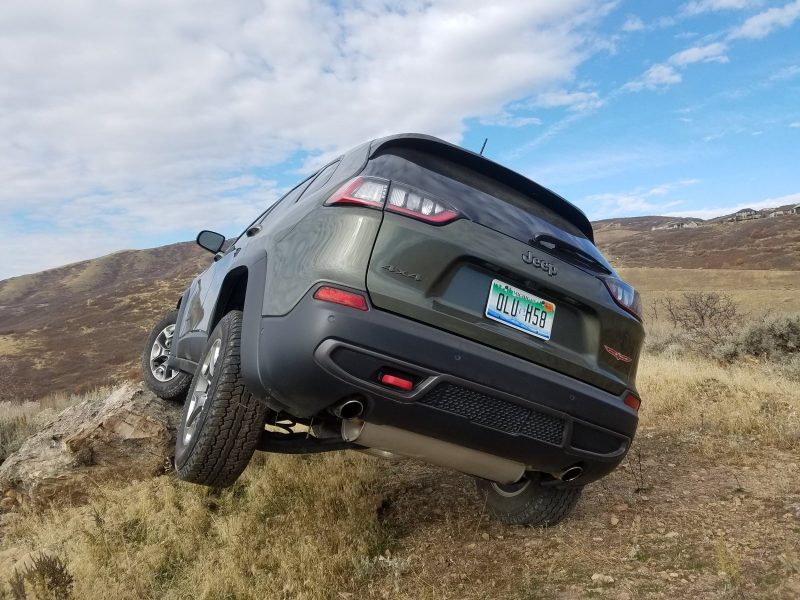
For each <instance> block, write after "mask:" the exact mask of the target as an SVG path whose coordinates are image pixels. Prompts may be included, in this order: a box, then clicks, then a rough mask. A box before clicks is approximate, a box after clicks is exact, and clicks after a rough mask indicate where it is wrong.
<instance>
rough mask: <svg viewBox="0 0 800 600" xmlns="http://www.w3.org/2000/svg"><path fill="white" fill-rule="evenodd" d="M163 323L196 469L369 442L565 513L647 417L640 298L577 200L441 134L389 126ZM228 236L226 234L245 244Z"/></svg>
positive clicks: (257, 229)
mask: <svg viewBox="0 0 800 600" xmlns="http://www.w3.org/2000/svg"><path fill="white" fill-rule="evenodd" d="M197 241H198V243H199V244H200V245H201V246H202V247H204V248H206V249H207V250H209V251H210V252H212V253H213V254H214V262H213V263H212V264H211V266H210V267H209V268H208V269H207V270H206V271H205V272H204V273H202V274H201V275H200V276H198V277H197V279H195V280H194V281H193V282H192V284H191V286H189V288H188V289H187V290H186V292H185V293H184V294H183V297H182V298H181V299H180V301H179V302H178V306H177V310H176V311H173V312H171V313H170V314H168V315H167V316H165V317H164V319H162V320H161V321H160V322H159V323H158V324H157V325H156V327H155V328H154V329H153V332H152V333H151V335H150V338H149V340H148V342H147V346H146V348H145V351H144V356H143V367H144V375H145V381H146V382H147V383H148V385H149V387H150V388H151V389H152V390H153V391H154V392H155V393H156V394H158V395H159V396H161V397H163V398H173V399H184V398H186V401H185V404H184V411H183V421H182V424H181V426H180V427H179V430H178V441H177V448H176V457H175V465H176V468H177V471H178V474H179V476H180V477H181V478H182V479H185V480H187V481H193V482H196V483H202V484H206V485H211V486H226V485H230V484H231V483H232V482H233V481H234V480H235V479H236V478H237V477H238V476H239V474H240V473H241V472H242V470H243V469H244V468H245V466H246V465H247V463H248V461H249V460H250V458H251V456H252V454H253V452H254V451H255V450H257V449H258V450H264V451H268V452H290V453H303V452H322V451H328V450H342V449H348V448H352V449H361V450H365V449H366V450H368V451H371V452H373V453H379V454H384V455H385V454H387V453H391V454H394V455H401V456H409V457H415V458H419V459H421V460H424V461H427V462H430V463H434V464H437V465H441V466H444V467H448V468H452V469H456V470H458V471H461V472H464V473H468V474H470V475H473V476H475V477H476V478H477V485H478V489H479V491H480V492H481V493H482V494H484V496H485V498H486V502H487V507H488V508H489V510H490V511H491V512H492V513H493V514H494V515H495V516H496V517H498V518H499V519H501V520H502V521H504V522H508V523H529V524H544V523H550V524H552V523H555V522H557V521H558V520H560V519H561V518H563V517H564V516H565V515H566V514H567V512H568V511H569V510H570V508H572V506H573V505H574V504H575V502H576V501H577V499H578V496H579V494H580V491H581V489H582V488H583V486H584V485H585V484H586V483H589V482H591V481H594V480H596V479H598V478H600V477H602V476H604V475H606V474H607V473H609V472H610V471H612V470H613V469H614V468H615V467H616V466H617V465H618V464H619V463H620V461H621V460H622V459H623V457H624V456H625V454H626V452H627V450H628V448H629V446H630V443H631V439H632V438H633V435H634V433H635V431H636V425H637V421H638V419H637V410H638V408H639V398H638V395H637V392H636V388H635V375H636V366H637V362H638V358H639V352H640V349H641V345H642V340H643V336H644V333H643V328H642V323H641V317H640V313H641V307H640V301H639V296H638V294H637V293H636V291H635V290H634V289H633V288H632V287H631V286H630V285H628V284H626V283H624V282H623V281H621V280H620V279H619V278H618V277H617V275H616V274H615V272H614V270H613V268H612V267H611V265H610V264H609V263H608V261H606V259H605V258H604V257H603V256H602V255H601V254H600V252H599V251H598V250H597V248H596V247H595V245H594V243H593V232H592V227H591V225H590V223H589V221H588V220H587V219H586V216H585V215H584V214H583V213H582V212H581V211H580V210H578V209H577V208H576V207H575V206H573V205H572V204H570V203H569V202H567V201H566V200H564V199H563V198H561V197H560V196H558V195H556V194H554V193H553V192H551V191H549V190H547V189H545V188H543V187H542V186H540V185H538V184H536V183H534V182H533V181H531V180H529V179H526V178H525V177H523V176H521V175H519V174H517V173H515V172H513V171H511V170H509V169H507V168H505V167H503V166H500V165H498V164H496V163H494V162H492V161H490V160H487V159H486V158H484V157H482V156H480V155H478V154H475V153H472V152H469V151H466V150H463V149H462V148H459V147H457V146H453V145H451V144H448V143H446V142H443V141H441V140H438V139H436V138H433V137H429V136H424V135H396V136H391V137H386V138H381V139H378V140H374V141H372V142H369V143H367V144H364V145H361V146H359V147H357V148H355V149H354V150H352V151H350V152H348V153H347V154H345V155H343V156H341V157H340V158H338V159H337V160H335V161H333V162H332V163H330V164H329V165H327V166H325V167H324V168H322V169H320V170H319V171H318V172H317V173H315V174H314V175H312V176H311V177H309V178H308V179H306V180H305V181H303V182H302V183H300V184H299V185H298V186H297V187H295V188H294V189H292V190H291V191H290V192H289V193H288V194H286V195H285V196H284V197H283V198H282V199H281V200H279V201H278V202H277V203H275V204H274V205H273V206H271V207H270V208H269V209H267V210H266V211H265V212H264V213H263V214H262V215H261V216H259V217H258V218H257V219H256V220H255V221H253V223H252V224H251V225H250V226H249V227H248V228H247V229H246V230H245V231H244V232H243V233H242V234H241V235H240V236H239V237H238V238H237V239H236V240H235V241H234V242H233V243H232V244H230V245H227V247H226V246H225V239H224V237H223V236H222V235H220V234H217V233H213V232H210V231H204V232H202V233H200V235H199V236H198V238H197ZM223 248H224V250H223Z"/></svg>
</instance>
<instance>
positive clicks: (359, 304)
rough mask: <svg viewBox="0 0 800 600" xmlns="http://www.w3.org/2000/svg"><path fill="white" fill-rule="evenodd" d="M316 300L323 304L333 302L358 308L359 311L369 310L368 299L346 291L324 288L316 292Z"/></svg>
mask: <svg viewBox="0 0 800 600" xmlns="http://www.w3.org/2000/svg"><path fill="white" fill-rule="evenodd" d="M314 298H315V299H316V300H322V301H323V302H333V303H334V304H341V305H342V306H349V307H350V308H356V309H358V310H369V306H367V299H366V298H364V296H362V295H361V294H356V293H355V292H348V291H346V290H339V289H336V288H332V287H327V286H323V287H321V288H319V289H318V290H317V291H316V292H314Z"/></svg>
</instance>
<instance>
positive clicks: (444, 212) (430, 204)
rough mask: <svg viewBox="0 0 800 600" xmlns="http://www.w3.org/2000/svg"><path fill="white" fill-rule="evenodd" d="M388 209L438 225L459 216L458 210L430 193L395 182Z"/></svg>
mask: <svg viewBox="0 0 800 600" xmlns="http://www.w3.org/2000/svg"><path fill="white" fill-rule="evenodd" d="M386 210H390V211H392V212H396V213H399V214H401V215H406V216H409V217H414V218H415V219H421V220H423V221H427V222H429V223H436V224H437V225H441V224H444V223H449V222H450V221H453V220H454V219H457V218H458V216H459V214H458V211H457V210H455V209H454V208H453V207H451V206H449V205H447V204H446V203H445V202H443V201H441V200H438V199H436V198H433V197H432V196H431V195H430V194H427V193H425V192H421V191H419V190H416V189H414V188H411V187H409V186H407V185H405V184H402V183H395V182H392V186H391V188H390V190H389V200H388V201H387V202H386Z"/></svg>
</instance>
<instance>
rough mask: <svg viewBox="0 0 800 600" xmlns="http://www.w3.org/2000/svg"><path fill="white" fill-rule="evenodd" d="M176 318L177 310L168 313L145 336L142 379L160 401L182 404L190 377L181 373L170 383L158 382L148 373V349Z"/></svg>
mask: <svg viewBox="0 0 800 600" xmlns="http://www.w3.org/2000/svg"><path fill="white" fill-rule="evenodd" d="M177 318H178V311H177V310H171V311H169V312H168V313H167V314H165V315H164V316H163V317H161V320H160V321H159V322H158V323H156V324H155V325H154V326H153V329H152V330H151V331H150V335H148V336H147V341H146V342H145V345H144V352H142V379H143V380H144V383H145V385H146V386H147V389H149V390H150V391H151V392H153V393H154V394H155V395H156V396H158V397H159V398H161V399H162V400H174V401H176V402H183V401H184V400H185V399H186V392H188V391H189V386H190V385H191V383H192V376H191V375H190V374H188V373H183V372H181V373H179V374H178V376H177V377H176V378H175V379H173V380H172V381H159V380H158V379H156V378H155V377H153V374H152V373H151V372H150V349H151V348H152V347H153V342H155V341H156V336H158V334H160V333H161V331H162V330H163V329H164V328H165V327H167V326H168V325H175V323H176V321H177Z"/></svg>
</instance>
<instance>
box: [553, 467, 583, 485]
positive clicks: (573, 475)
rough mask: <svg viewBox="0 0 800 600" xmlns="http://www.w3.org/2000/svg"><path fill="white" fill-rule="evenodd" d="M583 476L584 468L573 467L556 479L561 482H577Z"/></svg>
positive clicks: (562, 472) (559, 474)
mask: <svg viewBox="0 0 800 600" xmlns="http://www.w3.org/2000/svg"><path fill="white" fill-rule="evenodd" d="M581 475H583V467H582V466H580V465H572V466H571V467H567V468H566V469H564V470H563V471H561V472H560V473H558V474H557V475H556V476H555V477H556V479H560V480H561V481H575V480H576V479H577V478H578V477H580V476H581Z"/></svg>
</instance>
